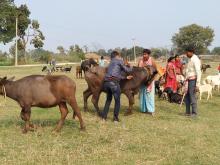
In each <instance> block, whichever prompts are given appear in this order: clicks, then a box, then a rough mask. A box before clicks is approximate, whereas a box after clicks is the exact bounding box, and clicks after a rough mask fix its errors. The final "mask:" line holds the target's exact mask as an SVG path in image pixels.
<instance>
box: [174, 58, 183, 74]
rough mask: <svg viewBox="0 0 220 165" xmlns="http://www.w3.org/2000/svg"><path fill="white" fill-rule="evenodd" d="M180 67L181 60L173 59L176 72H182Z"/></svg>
mask: <svg viewBox="0 0 220 165" xmlns="http://www.w3.org/2000/svg"><path fill="white" fill-rule="evenodd" d="M182 67H183V64H182V63H181V61H180V60H176V61H175V69H176V74H182Z"/></svg>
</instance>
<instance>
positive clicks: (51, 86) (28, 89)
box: [0, 75, 85, 133]
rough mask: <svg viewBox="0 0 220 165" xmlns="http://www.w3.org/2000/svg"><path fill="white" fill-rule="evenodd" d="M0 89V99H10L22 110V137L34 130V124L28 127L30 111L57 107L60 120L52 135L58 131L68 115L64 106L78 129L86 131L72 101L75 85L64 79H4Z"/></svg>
mask: <svg viewBox="0 0 220 165" xmlns="http://www.w3.org/2000/svg"><path fill="white" fill-rule="evenodd" d="M0 89H2V90H1V91H0V94H1V95H6V96H7V97H10V98H11V99H13V100H15V101H17V102H18V104H19V105H20V106H21V108H22V110H21V118H22V120H24V121H25V127H24V129H23V133H26V132H27V131H29V130H30V128H33V124H31V123H30V117H31V107H41V108H49V107H54V106H57V105H59V109H60V112H61V119H60V120H59V122H58V124H57V126H56V128H55V131H60V130H61V128H62V126H63V123H64V120H65V118H66V116H67V114H68V109H67V105H66V103H68V104H69V105H70V106H71V107H72V108H73V110H74V113H75V114H74V115H77V117H78V118H79V122H80V127H81V129H84V128H85V125H84V122H83V120H82V117H81V113H80V110H79V108H78V105H77V102H76V98H75V92H76V85H75V82H74V81H73V80H71V79H70V78H68V77H67V76H64V75H62V76H51V75H47V76H43V75H31V76H27V77H24V78H22V79H20V80H17V81H12V80H9V79H7V78H6V77H4V78H0Z"/></svg>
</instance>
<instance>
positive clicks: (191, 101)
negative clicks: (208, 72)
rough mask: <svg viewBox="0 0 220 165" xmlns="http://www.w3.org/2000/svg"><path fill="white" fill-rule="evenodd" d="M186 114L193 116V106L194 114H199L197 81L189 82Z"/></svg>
mask: <svg viewBox="0 0 220 165" xmlns="http://www.w3.org/2000/svg"><path fill="white" fill-rule="evenodd" d="M185 103H186V114H191V111H190V107H191V106H192V114H197V100H196V80H188V91H187V94H186V96H185Z"/></svg>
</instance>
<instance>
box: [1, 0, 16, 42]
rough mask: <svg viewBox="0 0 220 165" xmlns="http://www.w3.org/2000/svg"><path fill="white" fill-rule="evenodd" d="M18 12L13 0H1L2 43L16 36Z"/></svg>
mask: <svg viewBox="0 0 220 165" xmlns="http://www.w3.org/2000/svg"><path fill="white" fill-rule="evenodd" d="M16 13H17V10H16V6H15V4H14V1H13V0H1V1H0V43H1V42H2V43H3V44H6V43H9V42H11V41H12V39H13V38H14V37H15V19H16Z"/></svg>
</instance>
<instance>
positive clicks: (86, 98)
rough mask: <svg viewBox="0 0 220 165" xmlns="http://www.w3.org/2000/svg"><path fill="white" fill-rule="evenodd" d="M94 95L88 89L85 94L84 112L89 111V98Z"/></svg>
mask: <svg viewBox="0 0 220 165" xmlns="http://www.w3.org/2000/svg"><path fill="white" fill-rule="evenodd" d="M91 95H92V91H91V90H90V89H89V88H88V89H86V90H85V91H84V92H83V100H84V111H88V102H87V101H88V98H89V96H91Z"/></svg>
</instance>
